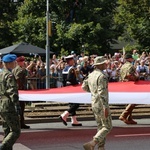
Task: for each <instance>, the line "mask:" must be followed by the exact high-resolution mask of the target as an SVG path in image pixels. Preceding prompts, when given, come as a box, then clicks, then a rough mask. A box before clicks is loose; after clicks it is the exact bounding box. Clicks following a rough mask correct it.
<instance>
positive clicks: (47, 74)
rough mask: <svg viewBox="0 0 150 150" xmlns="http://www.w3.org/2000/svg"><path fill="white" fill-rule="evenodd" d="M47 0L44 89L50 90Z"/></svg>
mask: <svg viewBox="0 0 150 150" xmlns="http://www.w3.org/2000/svg"><path fill="white" fill-rule="evenodd" d="M49 20H50V15H49V0H47V10H46V89H48V88H50V77H49V65H50V64H49V63H50V57H49V54H50V41H49V34H48V33H49Z"/></svg>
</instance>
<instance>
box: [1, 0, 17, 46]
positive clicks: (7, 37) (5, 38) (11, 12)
mask: <svg viewBox="0 0 150 150" xmlns="http://www.w3.org/2000/svg"><path fill="white" fill-rule="evenodd" d="M0 4H1V5H0V16H1V17H0V48H4V47H6V46H10V45H11V44H12V42H13V34H12V33H11V32H10V23H11V22H12V21H13V20H14V19H15V18H16V15H17V8H18V6H19V3H13V1H10V0H5V1H3V0H0Z"/></svg>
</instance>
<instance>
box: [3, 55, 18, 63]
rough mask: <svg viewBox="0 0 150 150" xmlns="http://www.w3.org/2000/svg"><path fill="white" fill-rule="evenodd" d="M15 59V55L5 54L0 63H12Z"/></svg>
mask: <svg viewBox="0 0 150 150" xmlns="http://www.w3.org/2000/svg"><path fill="white" fill-rule="evenodd" d="M16 59H17V56H16V55H15V54H7V55H5V56H3V58H2V61H3V62H5V63H9V62H13V61H15V60H16Z"/></svg>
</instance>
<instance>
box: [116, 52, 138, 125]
mask: <svg viewBox="0 0 150 150" xmlns="http://www.w3.org/2000/svg"><path fill="white" fill-rule="evenodd" d="M125 59H126V63H125V64H124V65H123V66H122V67H121V69H120V80H121V81H123V82H128V81H136V80H138V78H139V77H138V74H137V72H136V68H135V67H134V66H133V65H132V62H133V58H132V55H131V54H126V55H125ZM135 106H136V104H129V105H128V106H127V107H126V109H125V110H124V111H123V113H122V114H121V115H120V117H119V119H120V120H122V121H123V122H124V123H126V124H137V122H136V121H134V120H133V119H132V111H133V109H134V108H135Z"/></svg>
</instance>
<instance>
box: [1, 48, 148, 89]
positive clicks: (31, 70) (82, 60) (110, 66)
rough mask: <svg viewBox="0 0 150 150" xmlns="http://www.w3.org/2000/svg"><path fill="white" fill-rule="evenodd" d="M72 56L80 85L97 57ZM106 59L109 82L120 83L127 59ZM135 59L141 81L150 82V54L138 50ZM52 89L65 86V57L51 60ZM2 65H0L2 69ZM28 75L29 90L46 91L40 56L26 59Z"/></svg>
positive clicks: (43, 69)
mask: <svg viewBox="0 0 150 150" xmlns="http://www.w3.org/2000/svg"><path fill="white" fill-rule="evenodd" d="M70 55H74V60H75V64H74V66H75V72H76V76H77V80H78V82H79V83H82V81H83V80H84V79H85V78H86V77H87V75H88V74H89V73H90V72H92V71H93V62H94V58H95V57H96V55H90V56H87V55H85V54H84V52H81V54H80V55H76V54H75V52H74V51H72V52H71V54H70ZM104 57H105V58H106V59H107V60H108V63H107V69H106V70H104V72H105V73H106V75H107V76H108V79H109V82H118V81H119V77H120V73H119V71H120V68H121V66H122V65H123V64H124V62H125V59H124V55H123V54H122V53H118V52H117V53H114V54H113V55H110V54H105V55H104ZM132 57H133V58H134V61H133V65H134V67H135V68H136V71H137V74H138V75H139V79H140V80H150V53H146V52H142V53H141V54H139V53H138V51H137V50H133V51H132ZM49 63H50V68H49V70H50V73H49V77H50V88H57V87H62V86H63V79H62V70H63V69H64V67H65V65H66V61H65V56H63V57H61V58H58V57H57V56H56V55H55V54H53V56H52V58H51V59H50V62H49ZM1 67H2V65H1V64H0V69H1ZM24 69H26V74H27V76H26V77H27V79H28V82H27V88H28V89H45V88H46V62H44V61H43V60H42V59H41V57H40V56H36V57H33V58H32V59H31V58H30V59H26V61H25V64H24Z"/></svg>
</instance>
